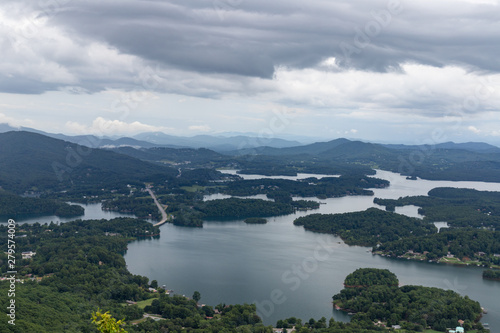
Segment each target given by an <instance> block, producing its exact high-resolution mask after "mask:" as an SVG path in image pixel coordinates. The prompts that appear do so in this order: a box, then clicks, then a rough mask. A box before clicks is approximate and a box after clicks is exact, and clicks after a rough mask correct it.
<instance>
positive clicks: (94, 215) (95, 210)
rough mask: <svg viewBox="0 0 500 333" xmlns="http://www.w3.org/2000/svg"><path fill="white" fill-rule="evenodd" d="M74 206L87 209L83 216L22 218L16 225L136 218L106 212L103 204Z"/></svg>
mask: <svg viewBox="0 0 500 333" xmlns="http://www.w3.org/2000/svg"><path fill="white" fill-rule="evenodd" d="M71 204H73V205H79V206H82V207H83V208H85V213H84V215H82V216H76V217H59V216H55V215H49V216H33V215H30V216H21V217H18V218H16V219H15V220H16V223H19V224H24V223H28V224H33V223H36V222H38V223H40V224H44V223H50V222H54V223H61V222H69V221H74V220H77V219H81V220H100V219H106V220H110V219H114V218H116V217H133V218H135V215H133V214H122V213H118V212H111V211H105V210H102V204H101V203H93V204H80V203H73V202H71Z"/></svg>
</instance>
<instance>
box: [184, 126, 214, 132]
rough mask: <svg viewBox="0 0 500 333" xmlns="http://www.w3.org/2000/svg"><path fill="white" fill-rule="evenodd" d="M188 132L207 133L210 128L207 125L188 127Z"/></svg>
mask: <svg viewBox="0 0 500 333" xmlns="http://www.w3.org/2000/svg"><path fill="white" fill-rule="evenodd" d="M189 130H190V131H197V132H209V131H210V130H211V128H210V126H208V125H191V126H189Z"/></svg>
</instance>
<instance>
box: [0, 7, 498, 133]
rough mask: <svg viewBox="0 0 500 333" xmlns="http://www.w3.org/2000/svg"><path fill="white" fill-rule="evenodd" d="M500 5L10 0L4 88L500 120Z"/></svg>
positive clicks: (0, 64)
mask: <svg viewBox="0 0 500 333" xmlns="http://www.w3.org/2000/svg"><path fill="white" fill-rule="evenodd" d="M499 3H500V1H498V0H484V1H472V0H471V1H469V0H460V1H457V0H439V1H430V0H426V1H419V2H414V1H413V2H411V1H408V0H404V1H403V0H384V1H382V0H339V1H324V0H311V1H307V2H303V1H298V0H286V1H285V0H278V1H272V2H269V1H263V0H253V1H248V0H199V1H194V2H193V1H182V2H181V1H156V0H149V1H139V0H121V1H98V0H86V1H70V0H69V1H52V2H33V1H28V0H19V1H13V0H5V1H2V3H1V4H0V21H1V22H2V24H0V47H1V49H2V60H1V61H0V93H2V92H3V93H10V94H43V93H46V92H50V91H64V92H66V93H68V94H98V93H99V92H106V91H123V92H124V93H127V92H128V93H130V92H134V91H138V92H141V94H142V93H143V92H146V91H148V92H150V93H155V94H159V95H161V94H177V95H183V96H194V97H202V98H207V99H217V100H227V99H231V100H237V99H242V100H243V99H245V100H247V99H251V100H252V101H254V103H255V104H258V105H262V104H266V103H272V104H281V105H283V106H284V107H300V108H304V109H308V110H310V111H311V112H312V114H314V115H317V116H321V115H325V114H335V115H336V116H338V117H344V116H349V117H354V118H355V117H356V116H358V115H359V117H362V118H363V117H365V118H363V119H368V118H366V117H377V116H380V115H382V114H387V113H392V114H397V115H398V116H402V115H405V114H406V115H418V116H421V117H426V118H428V119H430V120H432V119H435V118H440V119H442V120H443V121H445V120H446V119H447V118H446V117H450V115H455V116H456V114H461V115H462V116H465V117H468V116H469V115H474V114H477V115H479V116H478V117H479V118H481V117H482V116H480V115H486V114H488V115H494V116H495V117H497V118H498V111H499V110H500V102H498V101H499V100H500V98H499V97H500V75H499V74H500V59H499V58H498V56H497V55H498V54H500V34H498V31H500V10H499V9H500V6H499ZM0 112H4V113H6V112H7V111H2V109H0ZM200 112H201V111H200ZM256 112H257V113H258V112H259V111H258V110H257V111H256ZM254 116H255V114H250V113H246V114H241V117H242V119H244V118H252V117H254ZM92 119H96V117H93V118H92ZM261 120H262V119H261ZM388 121H391V120H390V119H389V118H388ZM142 123H145V122H144V121H143V122H142ZM194 126H198V125H194ZM470 126H471V127H469V131H468V132H470V133H475V134H485V133H488V132H491V131H492V130H490V131H484V130H482V129H481V128H480V126H479V125H478V124H471V125H470ZM153 127H154V126H153ZM186 127H188V125H186ZM211 128H214V126H213V125H211V124H210V125H203V126H201V125H199V127H197V128H192V129H193V130H198V131H201V130H210V129H211ZM472 128H474V130H472ZM75 129H76V128H75ZM88 129H89V128H88Z"/></svg>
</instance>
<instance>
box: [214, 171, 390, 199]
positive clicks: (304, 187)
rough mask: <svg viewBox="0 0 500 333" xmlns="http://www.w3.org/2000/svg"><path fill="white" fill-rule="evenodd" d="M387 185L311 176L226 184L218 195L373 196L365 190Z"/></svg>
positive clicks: (374, 180)
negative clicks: (274, 193) (280, 193)
mask: <svg viewBox="0 0 500 333" xmlns="http://www.w3.org/2000/svg"><path fill="white" fill-rule="evenodd" d="M387 186H389V182H388V181H387V180H383V179H377V178H372V177H366V176H363V175H358V176H341V177H325V178H321V179H317V178H314V177H311V178H307V179H302V180H298V181H295V180H287V179H256V180H241V181H234V182H230V183H228V184H227V185H226V187H225V188H223V189H221V192H222V193H225V194H229V195H237V196H248V195H256V194H267V195H268V196H272V195H273V192H275V191H282V192H285V193H288V195H291V196H297V197H318V198H333V197H342V196H346V195H373V191H370V190H367V189H369V188H383V187H387Z"/></svg>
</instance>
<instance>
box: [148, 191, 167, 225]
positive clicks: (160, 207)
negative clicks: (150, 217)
mask: <svg viewBox="0 0 500 333" xmlns="http://www.w3.org/2000/svg"><path fill="white" fill-rule="evenodd" d="M146 191H148V192H149V195H150V196H151V197H152V198H153V200H154V201H155V204H156V206H157V207H158V209H159V210H160V213H161V221H160V222H158V223H156V224H155V225H154V226H155V227H157V226H160V225H162V224H164V223H165V222H167V220H168V215H167V212H165V209H164V208H163V207H162V205H161V204H160V203H159V202H158V199H157V198H156V195H155V194H154V193H153V191H151V189H150V188H147V189H146Z"/></svg>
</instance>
